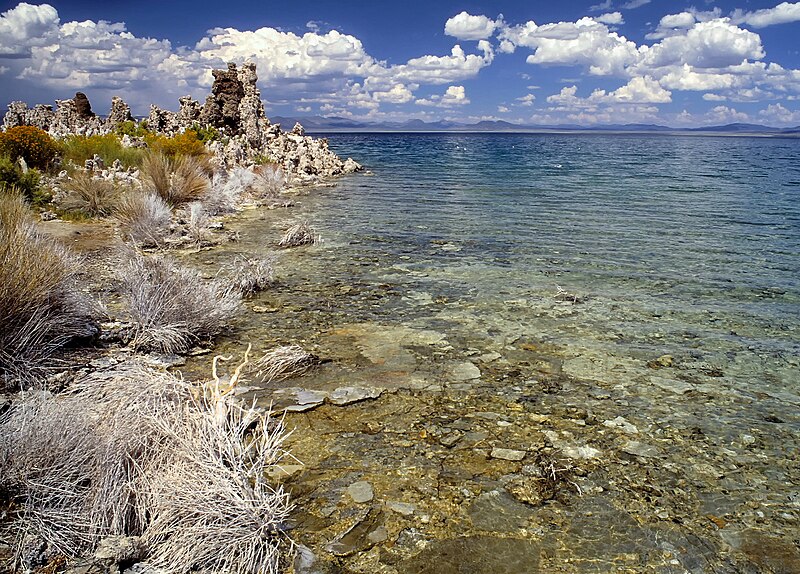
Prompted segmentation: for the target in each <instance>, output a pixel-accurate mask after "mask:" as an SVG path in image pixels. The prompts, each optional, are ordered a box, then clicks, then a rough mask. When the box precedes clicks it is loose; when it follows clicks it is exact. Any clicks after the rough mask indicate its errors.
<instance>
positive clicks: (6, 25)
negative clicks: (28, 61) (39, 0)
mask: <svg viewBox="0 0 800 574" xmlns="http://www.w3.org/2000/svg"><path fill="white" fill-rule="evenodd" d="M57 27H58V12H57V11H56V9H55V8H53V7H52V6H50V5H49V4H42V5H40V6H34V5H31V4H27V3H25V2H22V3H21V4H18V5H17V6H16V7H15V8H12V9H11V10H7V11H5V12H3V13H2V14H0V56H2V57H13V56H26V55H28V54H30V49H31V46H34V45H43V44H45V43H46V42H47V38H48V37H49V36H50V35H52V34H53V33H54V32H55V31H56V29H57Z"/></svg>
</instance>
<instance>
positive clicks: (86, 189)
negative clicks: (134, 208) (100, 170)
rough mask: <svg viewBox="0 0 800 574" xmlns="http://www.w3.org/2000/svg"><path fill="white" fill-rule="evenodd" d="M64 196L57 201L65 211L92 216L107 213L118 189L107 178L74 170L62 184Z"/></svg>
mask: <svg viewBox="0 0 800 574" xmlns="http://www.w3.org/2000/svg"><path fill="white" fill-rule="evenodd" d="M61 187H62V189H63V191H64V194H65V195H64V198H63V199H61V201H60V202H59V204H60V206H61V207H62V208H63V209H66V210H67V211H79V212H82V213H85V214H87V215H91V216H92V217H97V216H101V215H109V214H110V213H111V211H112V209H113V207H114V202H115V201H116V200H117V198H118V197H119V190H118V189H117V186H116V185H114V183H113V182H111V181H108V180H107V179H98V178H95V177H92V174H91V173H86V172H84V171H80V172H76V173H75V174H74V175H73V176H72V177H71V178H70V179H69V180H67V181H66V182H65V183H63V184H62V186H61Z"/></svg>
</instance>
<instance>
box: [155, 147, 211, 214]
mask: <svg viewBox="0 0 800 574" xmlns="http://www.w3.org/2000/svg"><path fill="white" fill-rule="evenodd" d="M142 176H143V180H144V184H145V186H146V187H147V188H148V189H151V190H152V191H154V192H155V193H157V194H158V195H160V196H161V198H162V199H163V200H164V201H166V202H167V203H168V204H170V205H173V206H174V205H178V204H181V203H188V202H190V201H199V200H201V199H202V198H203V197H204V196H205V195H206V194H207V193H208V190H209V188H210V187H211V181H210V180H209V178H208V176H207V175H206V173H205V166H204V164H203V162H202V161H201V160H199V159H197V158H194V157H191V156H178V157H176V158H170V157H169V156H167V155H164V154H162V153H153V152H149V153H147V154H146V155H145V157H144V160H143V162H142Z"/></svg>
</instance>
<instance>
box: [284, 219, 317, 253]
mask: <svg viewBox="0 0 800 574" xmlns="http://www.w3.org/2000/svg"><path fill="white" fill-rule="evenodd" d="M316 242H317V239H316V237H315V236H314V228H313V227H311V226H310V225H309V224H308V222H307V221H303V222H301V223H296V224H294V225H292V226H291V227H290V228H289V229H287V230H286V232H285V233H284V234H283V237H282V238H281V240H280V242H278V246H279V247H284V248H287V247H299V246H301V245H313V244H314V243H316Z"/></svg>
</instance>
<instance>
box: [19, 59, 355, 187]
mask: <svg viewBox="0 0 800 574" xmlns="http://www.w3.org/2000/svg"><path fill="white" fill-rule="evenodd" d="M213 75H214V84H213V86H212V88H211V94H209V95H208V97H207V98H206V101H205V103H203V104H200V103H199V102H198V101H196V100H193V99H192V98H191V97H190V96H184V97H182V98H180V101H179V104H180V106H179V109H178V111H177V112H172V111H169V110H162V109H161V108H159V107H158V106H156V105H151V106H150V113H149V115H148V117H147V118H145V119H142V120H141V121H137V120H135V119H134V117H133V116H132V115H131V110H130V107H129V106H128V104H126V103H125V102H124V101H123V100H122V98H119V97H115V98H113V99H112V101H111V110H110V113H109V114H108V116H106V117H105V118H103V117H101V116H98V115H97V114H95V113H94V112H93V111H92V107H91V104H90V102H89V100H88V98H87V97H86V95H85V94H83V93H81V92H78V93H77V94H75V97H74V98H71V99H66V100H57V101H56V108H55V109H53V106H51V105H45V104H37V105H35V106H34V107H33V108H29V107H28V105H27V104H26V103H25V102H20V101H15V102H11V103H10V104H9V105H8V111H7V112H6V114H5V117H4V118H3V128H4V129H6V130H7V129H9V128H12V127H15V126H22V125H27V126H34V127H37V128H40V129H42V130H44V131H46V132H48V133H49V134H51V135H52V136H54V137H59V138H63V137H67V136H69V135H73V134H77V135H86V136H91V135H103V134H109V133H120V130H121V129H122V128H123V127H125V128H126V129H125V130H123V131H125V132H130V133H136V132H137V131H139V129H140V128H141V129H146V130H147V131H149V132H151V133H155V134H161V135H166V136H174V135H175V134H179V133H183V132H185V131H186V130H191V129H195V130H197V129H205V130H208V129H213V130H215V131H216V133H217V134H218V137H215V138H214V139H213V140H212V141H210V142H209V143H208V146H207V147H208V149H209V151H210V152H212V153H213V154H214V157H215V158H216V160H217V162H218V164H219V166H220V167H221V168H225V169H230V168H232V167H234V166H252V165H254V164H255V163H257V162H258V161H262V162H263V161H268V162H270V163H274V164H277V165H279V166H280V167H281V168H282V169H283V170H284V171H285V172H286V174H287V175H288V176H289V177H293V178H296V179H297V180H298V181H299V182H301V183H309V182H314V181H317V180H319V179H320V178H326V177H333V176H337V175H341V174H346V173H354V172H356V171H360V170H361V169H362V167H361V166H360V165H359V164H358V163H357V162H355V161H354V160H352V159H350V158H347V159H346V160H341V159H340V158H339V157H337V156H336V154H335V153H333V152H332V151H331V150H330V149H329V148H328V141H327V139H325V138H312V137H310V136H307V135H305V130H304V129H303V126H301V125H300V124H299V123H298V124H295V126H294V127H293V128H292V129H291V131H288V132H287V131H284V130H282V129H281V126H280V124H272V123H271V122H270V121H269V118H268V117H267V116H266V114H265V113H264V104H263V102H262V101H261V93H260V91H259V89H258V87H257V86H256V82H257V80H258V76H257V74H256V66H255V64H253V63H246V64H244V65H243V66H242V68H241V69H239V68H237V67H236V65H235V64H229V65H228V69H227V70H213ZM123 143H124V145H127V146H133V147H140V146H142V145H144V144H143V142H142V138H141V137H136V136H131V135H127V134H126V135H124V137H123Z"/></svg>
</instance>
